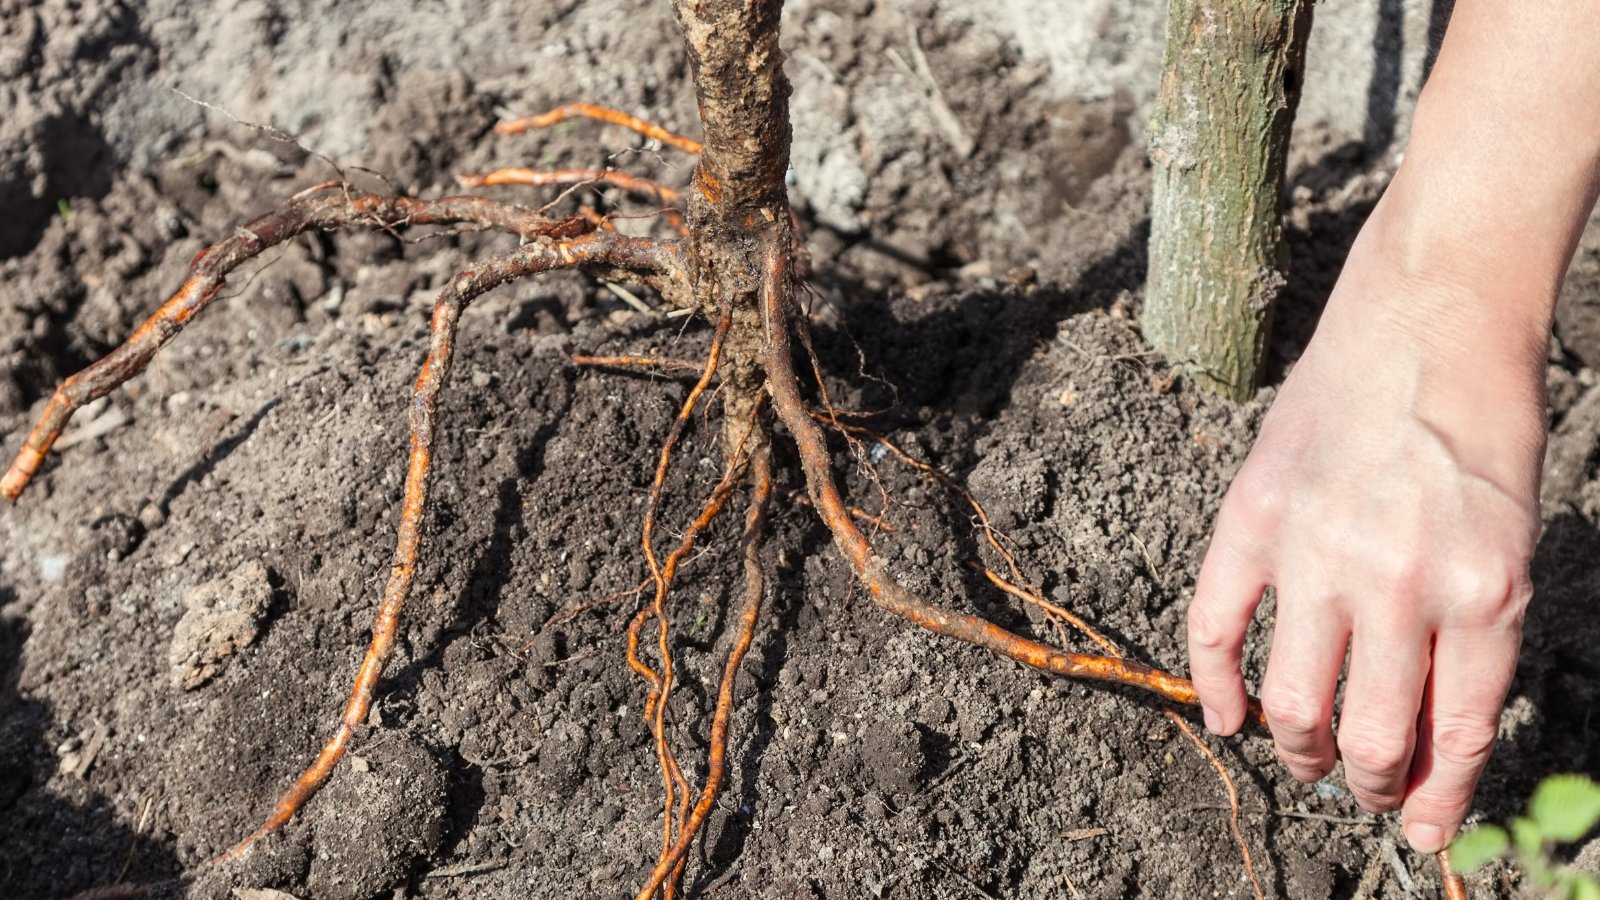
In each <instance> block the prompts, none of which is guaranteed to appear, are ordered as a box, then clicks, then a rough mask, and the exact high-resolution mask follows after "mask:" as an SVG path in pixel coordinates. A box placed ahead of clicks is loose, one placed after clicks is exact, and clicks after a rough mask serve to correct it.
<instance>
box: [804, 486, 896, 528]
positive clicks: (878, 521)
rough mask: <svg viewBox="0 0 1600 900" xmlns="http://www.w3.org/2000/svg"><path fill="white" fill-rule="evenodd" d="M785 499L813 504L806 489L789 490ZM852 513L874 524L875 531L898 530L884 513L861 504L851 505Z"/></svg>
mask: <svg viewBox="0 0 1600 900" xmlns="http://www.w3.org/2000/svg"><path fill="white" fill-rule="evenodd" d="M785 499H787V500H789V501H790V502H792V503H798V504H800V505H801V506H805V507H810V506H811V498H810V497H808V496H806V494H805V492H804V491H797V490H789V491H787V492H786V493H785ZM850 515H852V516H855V517H856V518H857V519H859V520H860V521H862V522H865V523H867V524H868V525H870V526H872V529H873V530H874V531H881V532H883V533H884V534H893V533H894V532H895V531H897V530H898V529H896V528H895V527H894V523H892V522H890V521H889V520H888V519H887V518H885V517H884V516H882V515H876V516H875V515H873V514H872V513H869V512H867V511H866V510H864V509H862V508H861V507H859V506H852V507H850Z"/></svg>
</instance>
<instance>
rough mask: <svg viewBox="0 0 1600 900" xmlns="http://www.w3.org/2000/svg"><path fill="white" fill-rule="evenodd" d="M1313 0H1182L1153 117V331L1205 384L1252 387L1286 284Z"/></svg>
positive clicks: (1217, 389) (1229, 389) (1239, 394)
mask: <svg viewBox="0 0 1600 900" xmlns="http://www.w3.org/2000/svg"><path fill="white" fill-rule="evenodd" d="M1310 31H1311V3H1310V0H1270V2H1266V3H1260V2H1253V0H1172V3H1171V6H1170V7H1169V10H1168V14H1167V48H1166V61H1165V71H1164V72H1163V74H1162V79H1161V87H1160V91H1159V93H1158V95H1157V97H1156V109H1155V112H1154V114H1153V115H1152V116H1151V118H1150V158H1151V161H1152V162H1153V163H1154V168H1155V185H1154V193H1153V196H1152V198H1151V208H1150V270H1149V280H1148V284H1147V287H1146V293H1145V306H1144V334H1145V337H1146V338H1148V339H1149V341H1150V343H1151V344H1152V345H1153V346H1154V347H1155V348H1156V349H1157V350H1160V351H1161V352H1162V353H1163V354H1165V355H1166V357H1167V359H1168V360H1170V361H1171V362H1172V363H1173V364H1174V365H1175V366H1177V367H1179V368H1180V369H1182V370H1184V371H1187V372H1189V373H1191V374H1192V375H1193V376H1194V377H1195V379H1196V380H1197V381H1198V382H1199V384H1200V385H1201V387H1204V388H1206V389H1207V390H1210V391H1212V392H1213V393H1217V394H1221V395H1223V396H1226V397H1230V398H1232V399H1235V400H1244V399H1248V398H1249V397H1250V395H1251V394H1252V393H1253V392H1254V391H1255V388H1256V385H1257V383H1258V382H1259V381H1260V371H1261V362H1262V357H1263V355H1264V351H1265V349H1266V342H1267V334H1268V331H1269V329H1270V327H1271V321H1272V306H1273V303H1274V302H1275V301H1276V300H1277V298H1278V294H1279V293H1280V292H1281V290H1282V289H1283V285H1284V278H1283V271H1282V270H1283V263H1284V259H1283V222H1282V218H1283V217H1282V203H1281V197H1282V194H1283V177H1284V168H1285V165H1286V162H1287V159H1288V152H1289V133H1290V131H1291V129H1292V128H1293V125H1294V113H1295V106H1296V105H1297V104H1298V102H1299V99H1300V83H1301V70H1302V68H1303V65H1304V62H1305V48H1306V40H1307V38H1308V37H1309V35H1310Z"/></svg>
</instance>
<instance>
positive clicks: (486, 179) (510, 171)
mask: <svg viewBox="0 0 1600 900" xmlns="http://www.w3.org/2000/svg"><path fill="white" fill-rule="evenodd" d="M456 181H457V182H458V183H460V184H461V186H462V187H469V188H474V187H492V186H498V185H522V186H525V187H549V186H552V185H553V186H558V187H573V186H578V185H586V184H610V185H614V186H615V187H618V188H621V189H622V190H625V191H631V192H633V193H636V194H644V195H645V196H648V197H651V198H653V199H654V200H656V201H657V202H658V203H662V204H673V203H677V202H678V200H679V198H680V197H681V196H682V195H681V194H680V193H679V192H678V191H676V190H673V189H672V188H669V187H667V186H666V185H664V184H658V183H657V182H654V181H651V180H650V179H648V178H640V177H639V176H637V175H629V174H628V173H626V172H618V171H616V170H615V169H528V168H523V167H520V166H513V167H508V168H504V169H495V170H494V171H492V172H483V173H480V174H468V175H457V176H456ZM563 196H565V195H564V194H563ZM582 209H583V210H584V218H586V219H588V220H589V221H590V222H593V223H595V226H596V227H599V228H611V227H613V226H612V225H611V224H610V221H609V220H608V219H607V218H606V217H603V216H601V215H600V214H599V213H597V212H595V211H594V210H592V209H590V208H589V207H587V206H585V207H582ZM660 212H661V215H662V216H663V217H664V218H665V219H666V220H667V224H668V225H670V226H671V227H672V230H674V231H676V232H677V233H678V234H680V235H685V236H687V235H688V233H689V227H688V225H687V224H686V223H685V222H684V220H683V213H682V212H681V211H679V210H677V209H675V208H673V207H672V206H670V205H669V206H665V207H664V208H663V209H662V210H661V211H660Z"/></svg>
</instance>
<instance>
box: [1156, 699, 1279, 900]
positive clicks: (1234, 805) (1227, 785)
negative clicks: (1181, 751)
mask: <svg viewBox="0 0 1600 900" xmlns="http://www.w3.org/2000/svg"><path fill="white" fill-rule="evenodd" d="M1161 712H1162V713H1163V714H1165V715H1166V717H1167V718H1168V719H1170V720H1172V724H1174V725H1176V726H1178V730H1179V731H1181V732H1183V735H1184V737H1187V738H1188V739H1189V743H1191V744H1194V746H1195V747H1196V748H1197V749H1198V750H1199V751H1200V755H1201V756H1204V757H1205V758H1206V762H1208V763H1210V764H1211V768H1212V769H1215V770H1216V773H1217V777H1218V778H1219V779H1221V780H1222V788H1223V790H1224V791H1226V792H1227V794H1228V831H1230V832H1231V833H1232V834H1233V842H1234V843H1235V844H1236V845H1238V847H1239V856H1240V858H1241V859H1242V860H1243V861H1244V874H1245V876H1246V877H1248V878H1249V879H1250V888H1251V890H1253V891H1255V895H1256V900H1265V897H1266V895H1265V894H1264V893H1262V891H1261V879H1259V878H1257V877H1256V866H1255V863H1254V862H1252V861H1251V859H1250V845H1249V844H1248V843H1247V842H1246V841H1245V839H1244V832H1243V831H1242V830H1240V828H1239V789H1238V788H1236V787H1234V786H1233V777H1232V776H1231V775H1229V774H1228V770H1227V769H1226V768H1224V767H1223V765H1222V760H1220V759H1217V755H1216V754H1215V753H1212V752H1211V748H1210V747H1207V746H1206V742H1205V741H1203V740H1201V739H1200V735H1198V734H1195V733H1194V729H1193V728H1191V727H1190V726H1189V723H1188V722H1185V721H1184V719H1183V716H1180V715H1178V713H1177V712H1176V711H1175V710H1173V709H1172V708H1171V707H1166V708H1164V709H1162V710H1161Z"/></svg>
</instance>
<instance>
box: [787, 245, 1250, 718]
mask: <svg viewBox="0 0 1600 900" xmlns="http://www.w3.org/2000/svg"><path fill="white" fill-rule="evenodd" d="M762 254H763V259H762V263H761V266H762V271H761V278H762V284H761V304H762V315H763V322H764V326H765V330H766V344H767V345H766V364H767V373H768V379H767V387H768V390H769V392H770V393H771V395H772V405H773V409H774V410H775V411H776V412H777V414H778V418H779V419H780V420H781V421H782V422H783V424H784V427H786V428H788V429H789V433H790V434H791V435H792V436H793V438H794V440H795V444H796V445H797V447H798V449H799V453H800V462H801V466H802V468H803V469H804V470H805V474H806V483H807V487H808V489H809V491H810V494H811V501H812V503H813V504H815V505H816V508H817V511H818V513H819V515H820V516H821V518H822V520H823V523H824V524H825V525H826V526H827V527H828V530H829V531H830V532H832V534H833V537H834V542H835V543H836V544H837V545H838V547H839V549H840V551H841V552H842V553H843V554H844V556H845V559H846V560H848V561H849V563H850V566H851V568H852V569H853V570H854V571H855V573H856V576H857V577H858V578H860V579H861V581H862V583H863V584H865V585H866V586H867V589H868V591H870V592H871V594H872V597H873V600H874V602H876V603H877V604H878V605H879V606H880V607H882V608H883V609H884V610H886V611H888V612H890V613H892V614H894V615H896V616H898V617H900V618H902V619H905V620H906V621H908V622H910V623H912V624H914V625H917V626H920V627H922V628H926V629H928V630H929V631H932V632H935V633H936V634H942V635H945V636H947V637H953V638H956V639H958V640H963V641H966V642H967V643H970V644H975V645H977V646H980V647H983V648H985V649H988V650H991V651H993V652H995V653H998V654H1000V655H1002V656H1007V657H1010V658H1011V659H1014V660H1016V661H1017V662H1020V663H1022V664H1023V665H1026V666H1029V667H1031V668H1034V669H1038V670H1040V671H1043V672H1049V673H1051V674H1055V675H1062V676H1067V677H1071V678H1083V679H1089V680H1095V681H1108V682H1113V683H1117V684H1123V685H1127V686H1130V687H1136V688H1139V689H1141V690H1146V691H1150V692H1152V693H1155V694H1157V695H1159V696H1162V697H1165V698H1166V699H1168V700H1171V701H1172V702H1174V703H1181V704H1184V705H1186V706H1193V705H1197V704H1198V702H1199V698H1198V697H1197V695H1196V694H1195V690H1194V684H1193V683H1192V682H1190V681H1189V680H1188V679H1185V678H1179V677H1177V676H1175V675H1171V674H1168V673H1166V672H1162V671H1160V670H1159V669H1153V668H1151V667H1149V666H1145V665H1141V664H1139V663H1135V662H1129V661H1127V660H1123V659H1117V658H1114V657H1110V656H1095V655H1090V654H1083V653H1071V652H1067V651H1064V650H1057V649H1055V648H1053V647H1049V646H1047V645H1045V644H1041V643H1039V642H1038V641H1034V640H1030V639H1028V638H1025V637H1022V636H1020V635H1017V634H1013V633H1012V632H1010V631H1007V630H1006V629H1004V628H1001V627H999V626H998V625H995V624H994V623H992V622H989V621H986V620H984V619H980V618H978V617H977V616H973V615H969V614H967V613H961V612H956V611H954V610H948V609H942V608H940V607H937V606H934V605H933V604H931V603H929V602H928V601H926V600H924V599H922V598H921V597H918V596H917V595H916V594H914V593H912V592H911V591H909V590H907V589H906V588H905V587H904V586H903V585H901V584H900V582H899V581H898V580H896V579H895V577H894V576H893V575H892V574H891V573H890V572H889V569H888V566H887V565H886V564H885V563H884V561H883V560H882V559H881V558H880V557H879V556H878V555H877V554H876V553H874V552H873V550H872V545H871V544H870V543H868V541H867V539H866V538H865V537H864V536H862V534H861V532H860V530H859V529H857V528H856V526H855V523H854V522H853V521H852V520H851V518H850V513H849V511H848V510H847V509H846V508H845V504H844V501H843V500H842V499H841V497H840V493H839V486H838V483H837V482H836V480H835V478H834V475H833V466H832V459H831V458H830V456H829V454H828V447H827V441H826V439H825V437H824V435H823V432H822V428H821V427H820V426H819V425H818V424H817V423H816V422H815V421H813V420H812V418H811V416H810V415H809V414H808V413H807V411H806V407H805V401H804V400H803V399H802V397H801V394H800V381H799V378H798V377H797V376H796V375H795V371H794V359H793V343H792V338H791V335H790V330H791V328H792V327H794V326H795V325H796V324H797V318H798V317H796V316H795V315H793V303H792V291H793V285H792V281H791V273H790V270H789V265H788V256H787V247H786V246H785V242H784V241H781V240H770V239H769V240H767V241H765V242H764V244H763V247H762ZM1249 715H1250V718H1251V720H1253V721H1254V722H1256V723H1257V724H1259V725H1263V726H1264V725H1265V724H1266V717H1265V716H1264V715H1263V714H1262V712H1261V707H1260V705H1259V704H1252V705H1251V707H1250V713H1249Z"/></svg>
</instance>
